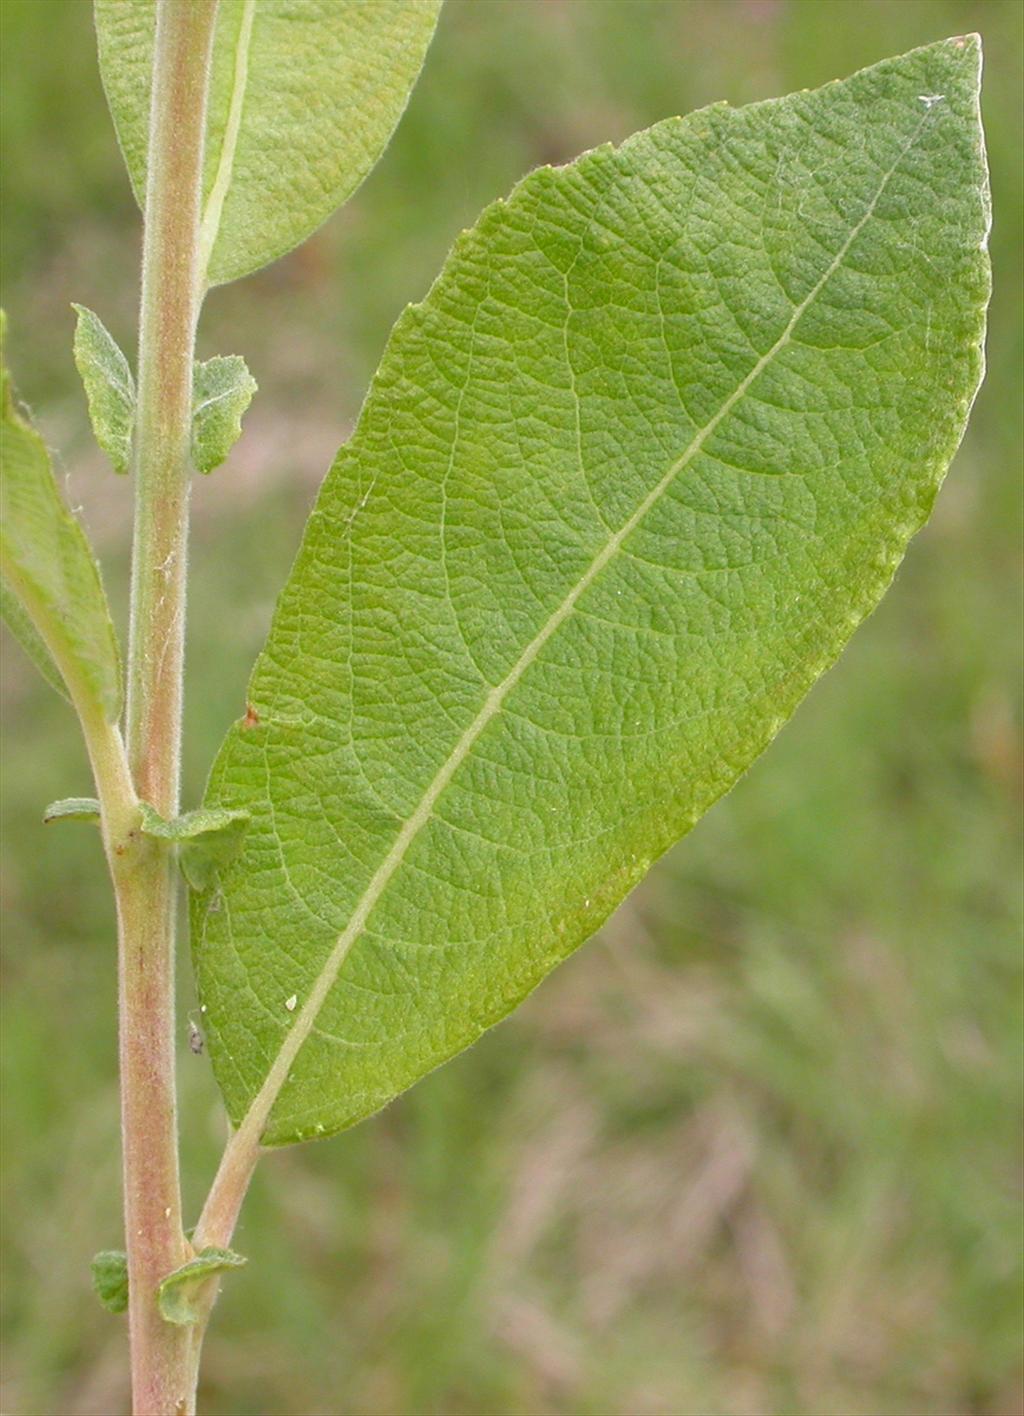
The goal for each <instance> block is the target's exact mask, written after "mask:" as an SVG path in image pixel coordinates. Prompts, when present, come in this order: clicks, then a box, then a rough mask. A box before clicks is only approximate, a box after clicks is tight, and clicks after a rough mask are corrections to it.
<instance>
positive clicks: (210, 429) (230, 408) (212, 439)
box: [192, 354, 256, 473]
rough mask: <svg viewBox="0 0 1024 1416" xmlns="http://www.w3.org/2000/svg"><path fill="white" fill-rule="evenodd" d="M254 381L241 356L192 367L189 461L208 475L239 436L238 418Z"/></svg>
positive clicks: (222, 357)
mask: <svg viewBox="0 0 1024 1416" xmlns="http://www.w3.org/2000/svg"><path fill="white" fill-rule="evenodd" d="M255 392H256V380H255V379H254V378H253V376H252V374H250V372H249V370H248V369H247V368H246V364H245V360H244V359H243V358H242V356H241V354H218V355H216V356H215V357H214V358H212V359H207V360H206V361H205V362H204V363H202V364H196V366H195V373H194V376H193V386H192V462H193V464H194V466H195V468H196V471H197V472H203V473H208V472H212V471H213V470H214V468H215V467H219V466H220V464H221V463H222V462H223V461H224V459H225V458H226V457H227V455H228V453H229V452H230V451H231V449H232V448H233V447H234V445H235V443H236V442H237V441H238V439H239V438H240V437H241V435H242V416H243V414H244V413H245V410H246V409H247V408H248V407H249V404H250V402H251V401H252V396H253V394H254V393H255Z"/></svg>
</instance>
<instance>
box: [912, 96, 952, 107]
mask: <svg viewBox="0 0 1024 1416" xmlns="http://www.w3.org/2000/svg"><path fill="white" fill-rule="evenodd" d="M945 97H946V95H945V94H944V93H919V94H918V95H917V99H918V102H919V103H923V104H924V106H925V108H931V107H932V106H933V105H934V104H936V103H941V102H942V100H943V99H944V98H945Z"/></svg>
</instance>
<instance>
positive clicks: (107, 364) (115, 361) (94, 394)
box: [72, 305, 135, 472]
mask: <svg viewBox="0 0 1024 1416" xmlns="http://www.w3.org/2000/svg"><path fill="white" fill-rule="evenodd" d="M72 308H73V309H74V310H76V311H77V313H78V323H77V324H76V326H75V346H74V347H75V365H76V367H77V369H78V373H79V375H80V377H81V380H82V383H83V384H84V385H85V396H86V398H87V400H88V403H89V418H90V420H91V422H92V430H93V432H94V433H95V434H96V441H97V442H98V443H99V445H100V447H101V448H102V449H103V451H104V452H105V453H106V454H107V456H108V457H109V458H110V460H111V462H112V463H113V464H114V471H115V472H127V471H128V467H129V464H130V462H131V456H132V424H133V422H134V419H135V380H134V379H133V378H132V371H131V369H130V368H129V367H128V360H127V359H126V358H125V357H124V355H123V354H122V353H121V351H120V349H119V348H118V347H117V345H116V343H115V342H114V339H113V336H112V335H110V334H109V333H108V332H107V330H106V328H105V327H104V325H103V322H102V321H101V320H100V317H99V316H98V315H94V314H93V312H92V310H87V309H86V308H85V306H84V305H72Z"/></svg>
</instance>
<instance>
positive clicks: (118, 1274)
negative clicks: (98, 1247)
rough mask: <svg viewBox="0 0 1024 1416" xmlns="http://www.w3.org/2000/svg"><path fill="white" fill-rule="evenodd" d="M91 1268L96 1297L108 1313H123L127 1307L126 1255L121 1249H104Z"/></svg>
mask: <svg viewBox="0 0 1024 1416" xmlns="http://www.w3.org/2000/svg"><path fill="white" fill-rule="evenodd" d="M91 1267H92V1286H93V1288H94V1289H95V1292H96V1297H97V1298H98V1299H99V1300H100V1302H101V1303H102V1304H103V1306H104V1308H106V1309H107V1310H108V1312H111V1313H123V1312H124V1311H125V1309H126V1308H127V1307H128V1255H127V1254H126V1253H124V1252H123V1251H122V1250H121V1249H104V1250H103V1251H102V1252H101V1253H99V1254H97V1255H96V1257H95V1258H94V1259H93V1261H92V1265H91Z"/></svg>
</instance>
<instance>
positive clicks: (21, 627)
mask: <svg viewBox="0 0 1024 1416" xmlns="http://www.w3.org/2000/svg"><path fill="white" fill-rule="evenodd" d="M0 618H2V619H3V621H4V623H5V624H6V625H7V628H8V629H9V630H10V631H11V633H12V634H13V635H14V637H15V639H16V640H17V641H18V643H19V644H20V645H21V647H22V648H23V649H24V651H25V653H26V654H27V655H28V657H29V658H30V659H31V660H32V662H33V664H35V666H36V668H37V669H38V670H39V672H40V673H41V674H42V676H43V678H44V679H45V680H46V682H47V683H48V684H49V685H50V687H51V688H55V689H56V690H57V692H58V693H59V694H60V696H61V697H62V698H67V697H68V691H67V689H66V688H65V687H64V680H63V679H62V678H61V676H60V669H58V667H57V665H56V664H55V663H54V662H53V658H52V656H51V654H50V651H49V649H47V647H46V644H45V643H44V642H43V640H42V639H41V638H40V636H39V635H38V634H37V633H36V630H35V626H34V625H33V623H32V621H31V620H30V619H29V617H28V615H27V614H26V612H25V611H24V610H23V609H22V608H21V603H20V601H19V600H18V599H17V597H16V596H15V594H14V591H13V590H11V589H9V588H8V586H7V583H6V581H3V580H0ZM70 701H71V700H70V699H68V702H70Z"/></svg>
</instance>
